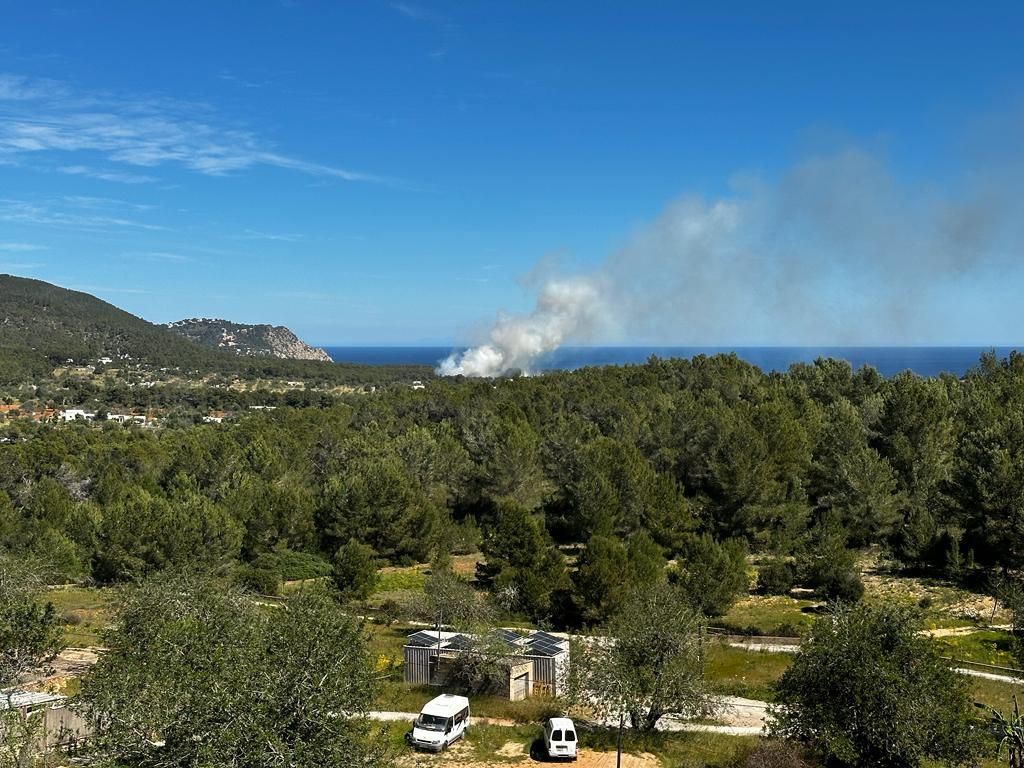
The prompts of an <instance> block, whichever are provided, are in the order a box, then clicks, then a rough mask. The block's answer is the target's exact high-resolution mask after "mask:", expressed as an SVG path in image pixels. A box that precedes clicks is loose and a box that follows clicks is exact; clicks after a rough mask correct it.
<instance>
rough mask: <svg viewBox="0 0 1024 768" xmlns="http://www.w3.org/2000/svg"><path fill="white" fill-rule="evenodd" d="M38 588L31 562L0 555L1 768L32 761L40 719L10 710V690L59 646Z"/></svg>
mask: <svg viewBox="0 0 1024 768" xmlns="http://www.w3.org/2000/svg"><path fill="white" fill-rule="evenodd" d="M42 587H43V578H42V577H41V575H40V571H39V570H38V569H37V568H36V567H35V566H34V565H33V564H31V563H28V562H24V561H17V560H14V559H12V558H9V557H6V556H0V705H2V708H0V768H9V767H10V766H17V767H19V768H20V767H21V766H29V765H32V764H33V763H34V761H35V756H36V755H35V752H36V743H37V741H38V725H39V720H38V719H37V718H29V717H27V716H26V715H25V713H24V712H21V711H19V710H17V709H15V708H14V707H12V706H11V704H12V700H13V695H14V692H15V689H14V688H13V687H12V686H14V685H16V684H17V683H18V682H19V681H20V680H21V679H22V678H23V677H24V676H25V675H26V674H29V673H31V672H36V671H38V670H40V669H42V668H44V667H45V666H46V664H47V663H48V662H49V661H51V660H52V659H53V658H54V656H56V655H57V652H58V651H60V649H61V646H62V642H61V630H60V621H59V619H58V617H57V611H56V610H55V609H54V607H53V604H52V603H43V602H41V601H40V600H39V595H40V592H41V591H42Z"/></svg>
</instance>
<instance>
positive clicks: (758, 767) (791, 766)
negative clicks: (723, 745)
mask: <svg viewBox="0 0 1024 768" xmlns="http://www.w3.org/2000/svg"><path fill="white" fill-rule="evenodd" d="M808 766H809V763H807V761H805V760H804V759H803V754H802V751H801V750H800V749H798V748H797V747H795V746H793V745H792V744H788V743H786V742H784V741H775V740H767V741H760V742H758V743H757V745H755V746H753V747H746V748H744V749H740V750H739V751H738V752H737V753H736V756H735V757H733V759H732V760H731V761H730V762H729V768H808Z"/></svg>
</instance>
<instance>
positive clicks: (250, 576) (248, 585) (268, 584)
mask: <svg viewBox="0 0 1024 768" xmlns="http://www.w3.org/2000/svg"><path fill="white" fill-rule="evenodd" d="M235 583H236V584H238V586H240V587H242V588H243V589H247V590H249V591H250V592H256V593H257V594H260V595H276V594H277V593H278V591H279V590H280V588H281V580H280V579H279V578H278V575H277V571H273V570H271V569H269V568H257V567H256V566H253V565H246V566H242V567H241V568H239V569H238V570H237V571H236V572H235Z"/></svg>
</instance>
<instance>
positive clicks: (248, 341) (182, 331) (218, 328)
mask: <svg viewBox="0 0 1024 768" xmlns="http://www.w3.org/2000/svg"><path fill="white" fill-rule="evenodd" d="M164 327H165V328H169V329H170V330H171V331H173V332H174V333H177V334H179V335H180V336H183V337H184V338H186V339H188V340H189V341H191V342H193V343H195V344H199V345H201V346H204V347H211V348H215V349H220V350H226V351H229V352H232V353H234V354H236V355H238V356H240V357H276V358H279V359H282V360H319V361H321V362H331V358H330V356H329V355H328V354H327V353H326V352H325V351H324V350H323V349H320V348H319V347H313V346H310V345H309V344H307V343H306V342H304V341H302V339H300V338H299V337H298V336H296V335H295V333H294V332H292V331H291V330H290V329H289V328H287V327H285V326H283V325H270V324H269V323H236V322H233V321H231V320H224V319H220V318H197V317H193V318H187V319H185V320H177V321H175V322H173V323H167V324H166V325H165V326H164Z"/></svg>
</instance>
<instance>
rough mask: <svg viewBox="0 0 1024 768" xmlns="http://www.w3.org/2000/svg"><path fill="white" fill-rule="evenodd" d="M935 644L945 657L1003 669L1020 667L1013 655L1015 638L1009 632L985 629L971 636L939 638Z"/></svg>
mask: <svg viewBox="0 0 1024 768" xmlns="http://www.w3.org/2000/svg"><path fill="white" fill-rule="evenodd" d="M935 642H936V643H937V644H938V646H939V648H940V652H941V653H942V655H943V656H951V657H952V658H954V659H964V660H966V661H976V662H980V663H982V664H995V665H997V666H1001V667H1013V668H1019V667H1020V662H1018V661H1017V658H1016V656H1014V653H1013V647H1014V638H1013V636H1012V635H1011V634H1010V633H1009V632H1004V631H1002V630H998V629H985V630H979V631H977V632H972V633H970V634H969V635H956V636H952V637H937V638H935Z"/></svg>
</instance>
